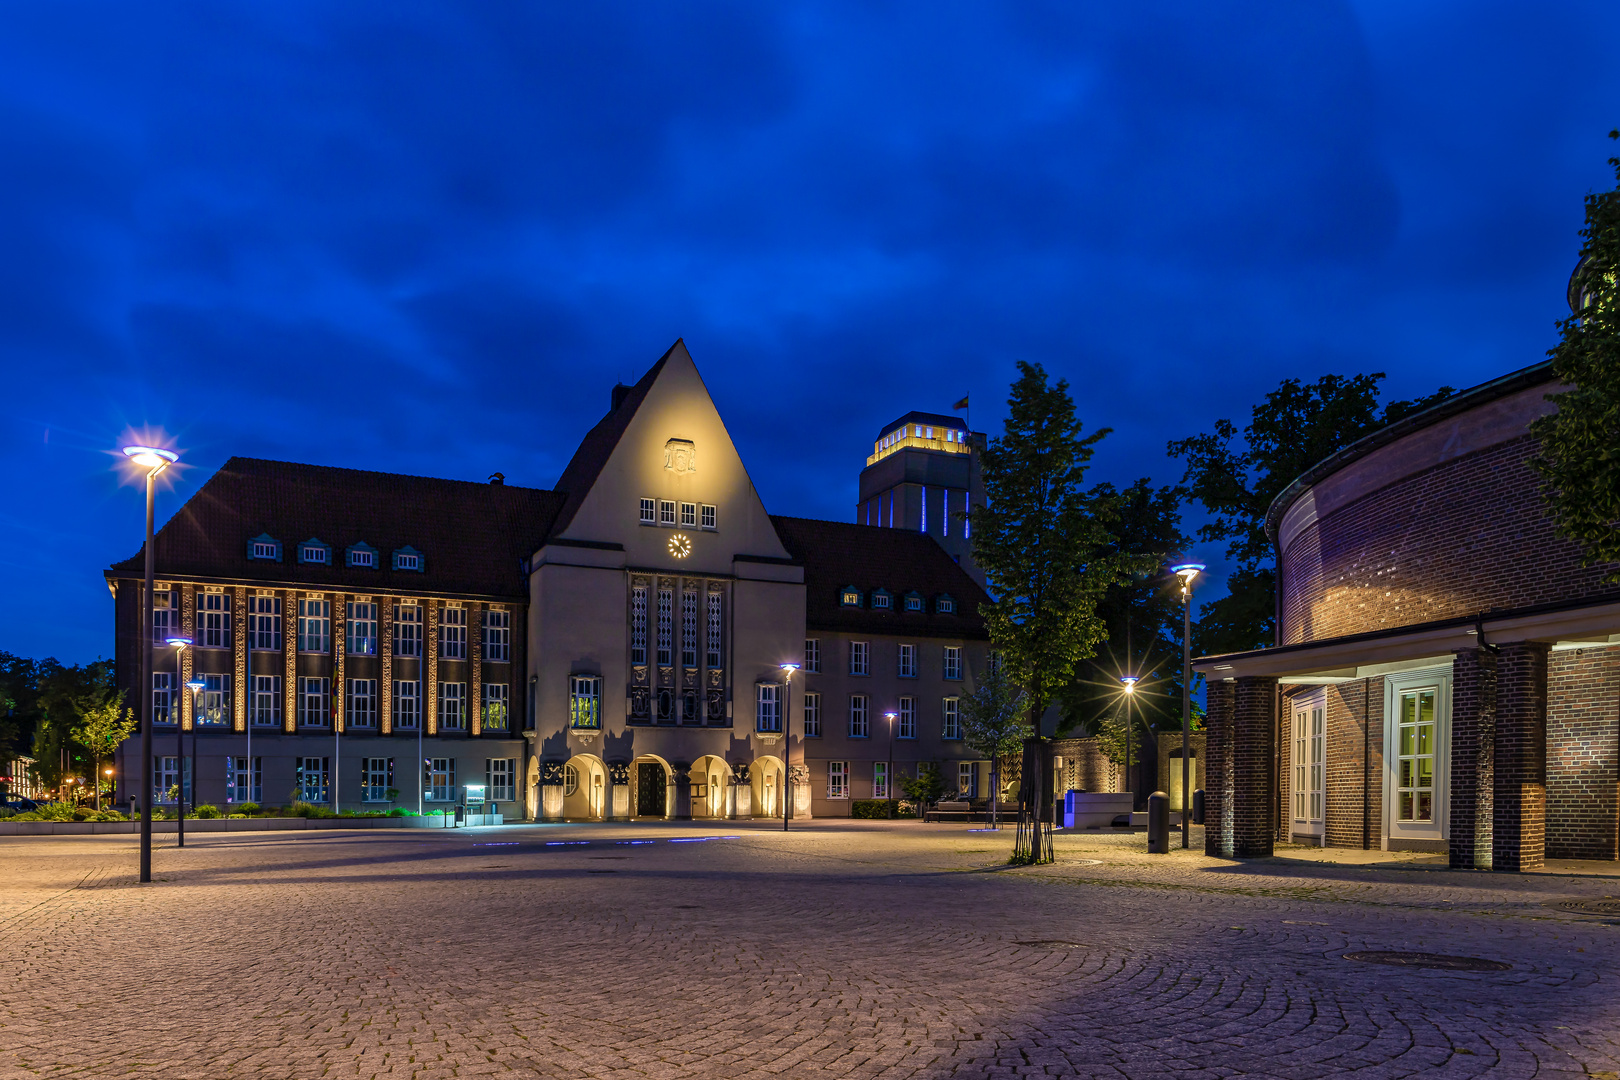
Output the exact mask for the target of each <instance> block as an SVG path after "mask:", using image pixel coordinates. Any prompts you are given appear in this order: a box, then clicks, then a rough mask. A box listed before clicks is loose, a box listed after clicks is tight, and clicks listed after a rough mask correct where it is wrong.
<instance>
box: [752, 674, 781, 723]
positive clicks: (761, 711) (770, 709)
mask: <svg viewBox="0 0 1620 1080" xmlns="http://www.w3.org/2000/svg"><path fill="white" fill-rule="evenodd" d="M754 692H755V698H754V701H755V707H754V730H756V731H759V732H762V733H764V734H767V735H771V734H779V733H780V732H781V730H782V684H781V683H758V684H757V685H756V686H755V688H754Z"/></svg>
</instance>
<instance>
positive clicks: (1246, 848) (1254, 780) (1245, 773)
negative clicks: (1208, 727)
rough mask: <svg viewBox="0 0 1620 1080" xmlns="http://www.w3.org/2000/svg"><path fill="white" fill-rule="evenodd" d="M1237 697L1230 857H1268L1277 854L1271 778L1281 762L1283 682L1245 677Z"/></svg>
mask: <svg viewBox="0 0 1620 1080" xmlns="http://www.w3.org/2000/svg"><path fill="white" fill-rule="evenodd" d="M1232 697H1233V702H1232V723H1231V726H1230V731H1231V735H1230V738H1229V742H1228V743H1227V749H1226V753H1227V755H1228V756H1229V759H1230V761H1231V764H1230V765H1229V766H1228V768H1229V770H1230V773H1231V777H1232V780H1231V784H1232V788H1231V800H1232V802H1231V807H1232V809H1231V811H1230V814H1231V822H1232V839H1231V844H1232V852H1231V856H1230V857H1231V858H1234V859H1259V858H1266V857H1268V856H1270V855H1271V854H1272V852H1273V850H1274V846H1273V837H1272V834H1273V831H1274V830H1273V826H1272V821H1271V789H1272V775H1271V774H1272V768H1273V766H1274V765H1275V763H1276V757H1275V754H1276V747H1275V745H1274V742H1273V732H1274V725H1275V723H1276V718H1275V715H1274V714H1275V711H1276V702H1277V680H1276V679H1275V678H1273V677H1271V676H1268V675H1244V676H1241V677H1239V678H1238V680H1237V682H1236V684H1235V688H1234V690H1233V695H1232ZM1205 752H1206V753H1207V752H1208V751H1207V750H1206V751H1205Z"/></svg>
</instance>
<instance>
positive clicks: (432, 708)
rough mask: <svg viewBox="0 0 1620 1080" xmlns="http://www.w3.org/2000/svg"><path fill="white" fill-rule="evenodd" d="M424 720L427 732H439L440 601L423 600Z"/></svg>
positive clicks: (429, 733) (434, 733)
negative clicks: (425, 620) (424, 620)
mask: <svg viewBox="0 0 1620 1080" xmlns="http://www.w3.org/2000/svg"><path fill="white" fill-rule="evenodd" d="M422 609H423V611H422V613H423V614H424V615H426V616H427V622H426V623H425V624H424V626H423V630H422V669H421V670H422V720H421V722H422V723H424V724H426V725H427V728H426V734H428V735H437V734H438V733H439V601H437V600H424V601H422Z"/></svg>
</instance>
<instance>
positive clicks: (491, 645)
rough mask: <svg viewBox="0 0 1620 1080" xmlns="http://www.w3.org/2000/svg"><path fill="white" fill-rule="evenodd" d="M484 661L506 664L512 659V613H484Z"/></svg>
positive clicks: (492, 610)
mask: <svg viewBox="0 0 1620 1080" xmlns="http://www.w3.org/2000/svg"><path fill="white" fill-rule="evenodd" d="M484 659H485V660H493V661H495V662H496V663H501V664H504V663H506V662H508V661H510V660H511V659H512V613H511V612H510V611H496V610H494V609H490V610H487V611H485V612H484Z"/></svg>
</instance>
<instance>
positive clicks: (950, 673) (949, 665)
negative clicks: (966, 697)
mask: <svg viewBox="0 0 1620 1080" xmlns="http://www.w3.org/2000/svg"><path fill="white" fill-rule="evenodd" d="M961 677H962V648H961V646H959V645H947V646H945V678H947V679H960V678H961Z"/></svg>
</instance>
